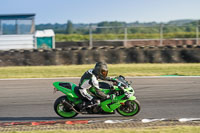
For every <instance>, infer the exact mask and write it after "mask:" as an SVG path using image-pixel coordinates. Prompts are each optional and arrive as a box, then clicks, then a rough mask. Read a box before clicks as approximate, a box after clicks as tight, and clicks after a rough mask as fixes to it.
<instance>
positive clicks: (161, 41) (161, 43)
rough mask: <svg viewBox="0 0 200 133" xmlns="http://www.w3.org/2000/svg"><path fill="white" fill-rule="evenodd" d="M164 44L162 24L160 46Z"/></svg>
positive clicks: (161, 27)
mask: <svg viewBox="0 0 200 133" xmlns="http://www.w3.org/2000/svg"><path fill="white" fill-rule="evenodd" d="M162 45H163V24H160V46H162Z"/></svg>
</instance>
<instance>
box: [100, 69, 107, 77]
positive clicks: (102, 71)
mask: <svg viewBox="0 0 200 133" xmlns="http://www.w3.org/2000/svg"><path fill="white" fill-rule="evenodd" d="M101 74H102V76H103V77H104V78H106V77H107V75H108V71H106V70H101Z"/></svg>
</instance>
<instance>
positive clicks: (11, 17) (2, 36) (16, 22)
mask: <svg viewBox="0 0 200 133" xmlns="http://www.w3.org/2000/svg"><path fill="white" fill-rule="evenodd" d="M34 34H35V14H8V15H0V50H8V49H32V48H35V47H36V46H35V42H34Z"/></svg>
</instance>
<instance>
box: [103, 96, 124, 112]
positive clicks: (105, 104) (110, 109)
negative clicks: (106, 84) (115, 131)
mask: <svg viewBox="0 0 200 133" xmlns="http://www.w3.org/2000/svg"><path fill="white" fill-rule="evenodd" d="M124 96H125V95H121V96H118V97H116V98H115V99H114V100H113V101H112V100H111V99H108V100H106V101H104V102H102V103H101V104H100V105H101V108H102V109H103V110H104V111H106V112H113V111H114V110H115V109H117V108H118V107H120V106H121V103H124V102H126V101H127V100H121V99H122V98H123V97H124ZM112 102H115V103H113V104H111V103H112ZM108 104H111V105H110V107H109V105H108Z"/></svg>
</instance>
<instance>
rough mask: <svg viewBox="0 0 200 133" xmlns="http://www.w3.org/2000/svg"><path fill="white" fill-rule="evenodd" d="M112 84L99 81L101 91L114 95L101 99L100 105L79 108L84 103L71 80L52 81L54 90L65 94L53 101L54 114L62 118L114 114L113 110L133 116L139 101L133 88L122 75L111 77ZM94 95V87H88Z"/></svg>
mask: <svg viewBox="0 0 200 133" xmlns="http://www.w3.org/2000/svg"><path fill="white" fill-rule="evenodd" d="M112 82H113V84H112V85H110V84H108V83H106V82H99V87H100V88H101V91H102V92H104V93H105V94H107V95H113V94H114V95H115V97H112V98H111V99H102V100H101V103H100V105H93V106H89V107H87V108H85V109H84V110H83V109H82V108H80V105H82V104H83V103H84V100H83V97H82V96H81V94H80V92H79V87H78V86H77V85H76V84H74V83H71V82H54V83H53V85H54V87H55V88H54V91H55V92H56V91H61V92H63V93H64V94H65V95H64V96H61V97H59V98H58V99H57V100H56V101H55V103H54V110H55V112H56V114H58V115H59V116H61V117H63V118H72V117H75V116H77V115H78V114H114V113H115V110H116V111H117V112H118V113H119V114H120V115H122V116H134V115H136V114H138V113H139V111H140V103H139V102H138V101H137V100H136V97H135V96H134V93H135V92H134V90H133V88H132V87H131V86H130V84H129V83H128V81H126V79H125V78H124V77H123V76H118V77H115V78H112ZM90 92H91V94H93V95H95V88H90Z"/></svg>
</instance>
